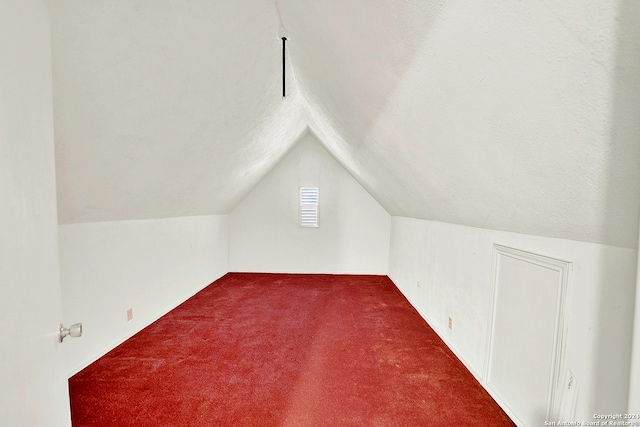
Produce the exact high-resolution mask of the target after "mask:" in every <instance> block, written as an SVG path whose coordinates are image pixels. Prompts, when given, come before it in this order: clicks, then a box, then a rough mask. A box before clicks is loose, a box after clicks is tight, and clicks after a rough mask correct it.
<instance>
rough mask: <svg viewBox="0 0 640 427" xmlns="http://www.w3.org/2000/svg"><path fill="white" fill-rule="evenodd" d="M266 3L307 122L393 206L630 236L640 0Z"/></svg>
mask: <svg viewBox="0 0 640 427" xmlns="http://www.w3.org/2000/svg"><path fill="white" fill-rule="evenodd" d="M276 6H277V7H278V9H279V11H280V14H281V18H282V23H283V24H282V25H283V31H285V32H286V34H287V35H288V36H289V38H290V42H289V43H288V48H289V49H290V53H291V58H292V62H293V65H294V68H295V72H296V79H297V81H298V83H299V85H300V89H301V91H302V92H303V93H304V94H306V95H305V96H306V97H307V102H308V104H309V105H310V108H311V112H310V121H311V122H312V123H311V124H310V126H311V127H312V128H313V122H314V119H313V117H317V118H318V119H317V120H316V121H317V122H320V123H325V126H324V128H325V131H323V130H322V129H321V130H320V131H318V130H314V132H315V133H317V134H319V136H320V137H321V139H322V140H323V143H324V144H325V145H326V146H327V148H328V149H329V150H330V151H331V152H332V154H334V155H335V156H336V157H337V158H338V159H339V160H340V161H341V162H343V164H344V166H345V167H347V168H348V169H349V170H350V172H351V173H352V174H353V175H354V176H355V177H356V178H357V179H358V180H359V181H360V182H361V183H362V184H363V185H364V186H365V188H367V190H368V191H369V192H371V193H372V194H374V195H375V196H376V197H377V199H378V200H379V202H380V203H381V204H382V205H383V206H384V207H385V208H386V209H387V210H388V211H389V212H390V213H391V214H393V215H402V216H410V217H415V218H423V219H430V220H436V221H444V222H449V223H456V224H463V225H469V226H474V227H483V228H491V229H497V230H506V231H514V232H521V233H527V234H535V235H543V236H551V237H559V238H566V239H573V240H580V241H588V242H597V243H603V244H610V245H617V246H625V247H637V240H638V217H639V213H638V212H639V205H640V49H639V47H640V21H639V18H640V2H637V1H636V0H621V1H619V2H617V1H612V0H607V1H600V0H599V1H591V2H586V3H585V2H583V1H578V0H570V1H565V0H563V1H560V0H537V1H530V2H514V1H510V0H492V1H489V2H467V1H441V2H427V1H424V0H409V1H406V0H405V1H403V0H392V1H384V2H371V1H369V0H351V1H348V2H344V1H337V0H325V1H321V2H313V1H300V0H277V3H276Z"/></svg>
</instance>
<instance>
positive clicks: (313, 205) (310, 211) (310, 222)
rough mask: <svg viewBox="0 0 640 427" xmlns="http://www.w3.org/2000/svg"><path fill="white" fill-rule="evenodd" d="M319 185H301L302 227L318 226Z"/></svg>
mask: <svg viewBox="0 0 640 427" xmlns="http://www.w3.org/2000/svg"><path fill="white" fill-rule="evenodd" d="M318 190H319V189H318V187H300V227H318V226H319V225H318V198H319V191H318Z"/></svg>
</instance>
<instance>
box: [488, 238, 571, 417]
mask: <svg viewBox="0 0 640 427" xmlns="http://www.w3.org/2000/svg"><path fill="white" fill-rule="evenodd" d="M496 249H497V253H496V267H495V268H496V270H495V282H494V301H493V313H492V325H491V329H490V331H491V339H490V347H489V358H488V363H487V375H486V382H487V386H488V388H489V389H490V391H491V392H492V394H494V396H495V397H497V398H498V399H499V400H500V401H501V402H502V403H503V404H504V405H506V407H507V408H508V409H509V412H511V413H512V414H513V415H515V416H516V417H517V421H518V424H519V425H524V426H539V425H544V421H547V420H551V418H552V417H554V416H555V415H556V414H557V409H558V408H557V406H558V403H557V402H556V401H557V400H558V398H559V397H560V396H557V394H559V393H555V389H556V384H557V383H558V377H559V373H560V363H561V360H562V357H561V356H562V351H561V349H562V348H563V344H562V337H563V336H564V334H563V323H564V322H563V311H562V310H561V308H562V306H563V294H564V291H563V289H564V287H565V284H566V272H567V266H568V264H567V263H565V262H564V261H558V260H554V259H551V258H546V257H542V256H539V255H535V254H529V253H526V252H522V251H518V250H513V249H510V248H505V247H499V246H497V245H496Z"/></svg>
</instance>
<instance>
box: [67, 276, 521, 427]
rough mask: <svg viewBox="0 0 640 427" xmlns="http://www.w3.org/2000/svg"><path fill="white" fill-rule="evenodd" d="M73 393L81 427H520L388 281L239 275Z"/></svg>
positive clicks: (114, 355) (114, 356)
mask: <svg viewBox="0 0 640 427" xmlns="http://www.w3.org/2000/svg"><path fill="white" fill-rule="evenodd" d="M69 386H70V393H71V412H72V419H73V425H74V426H75V427H85V426H99V427H105V426H136V427H143V426H149V427H158V426H175V427H183V426H385V427H386V426H445V425H446V426H449V425H455V426H513V425H514V424H513V423H512V422H511V421H510V420H509V418H508V417H507V416H506V415H505V414H504V412H503V411H502V410H501V409H500V408H499V407H498V405H497V404H496V403H495V402H494V401H493V400H492V399H491V397H490V396H489V395H488V394H487V393H486V392H485V391H484V389H483V388H482V387H481V386H480V385H479V384H478V382H477V381H476V380H475V379H474V378H473V376H472V375H471V374H470V373H469V371H467V369H466V368H465V367H464V366H463V365H462V364H461V363H460V362H459V361H458V360H457V359H456V357H455V356H454V355H453V354H452V353H451V351H450V350H449V349H448V348H447V347H446V346H445V344H444V343H443V342H442V341H441V340H440V339H439V338H438V336H437V335H436V334H435V332H433V330H432V329H431V328H430V327H429V326H428V325H427V324H426V323H425V322H424V321H423V320H422V318H421V317H420V316H419V315H418V313H417V312H416V311H415V310H414V309H413V308H412V307H411V306H410V305H409V303H408V302H407V300H406V299H405V298H404V297H403V296H402V294H401V293H400V292H399V291H398V290H397V289H396V288H395V286H394V285H393V283H392V282H391V281H390V280H389V279H388V278H386V277H380V276H331V275H284V274H283V275H275V274H238V273H231V274H228V275H226V276H224V277H223V278H221V279H220V280H218V281H216V282H214V283H213V284H211V285H210V286H208V287H207V288H205V289H204V290H203V291H201V292H200V293H198V294H197V295H195V296H194V297H193V298H191V299H189V300H188V301H187V302H185V303H184V304H182V305H180V306H179V307H178V308H176V309H175V310H173V311H171V312H170V313H168V314H167V315H166V316H164V317H162V318H161V319H160V320H158V321H157V322H155V323H153V324H152V325H150V326H149V327H147V328H146V329H144V330H143V331H141V332H140V333H138V334H137V335H135V336H134V337H132V338H131V339H129V340H127V341H126V342H124V343H123V344H122V345H120V346H118V347H117V348H115V349H114V350H113V351H111V352H110V353H108V354H107V355H105V356H104V357H102V358H101V359H99V360H98V361H96V362H95V363H93V364H92V365H90V366H88V367H87V368H86V369H84V370H83V371H81V372H79V373H78V374H77V375H75V376H73V377H72V378H71V379H70V380H69Z"/></svg>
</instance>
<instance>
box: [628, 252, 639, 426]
mask: <svg viewBox="0 0 640 427" xmlns="http://www.w3.org/2000/svg"><path fill="white" fill-rule="evenodd" d="M638 266H640V252H639V253H638ZM637 270H638V271H637V275H636V298H635V301H636V304H635V317H634V323H633V348H632V349H631V373H630V374H629V408H628V409H627V412H628V413H630V414H640V268H638V269H637Z"/></svg>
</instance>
